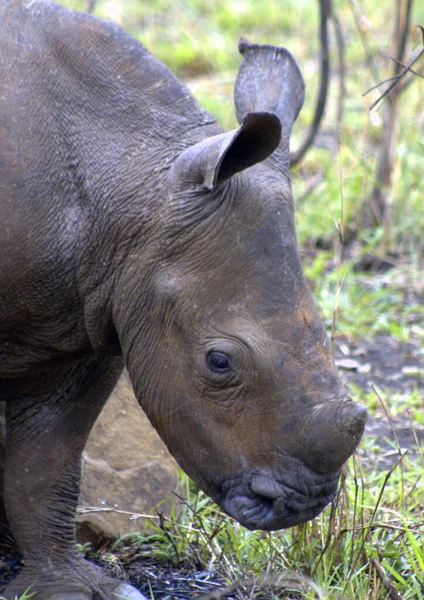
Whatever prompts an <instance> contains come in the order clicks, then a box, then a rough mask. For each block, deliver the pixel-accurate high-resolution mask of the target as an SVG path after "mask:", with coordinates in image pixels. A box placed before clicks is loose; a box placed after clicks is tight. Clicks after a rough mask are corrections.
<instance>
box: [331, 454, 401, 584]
mask: <svg viewBox="0 0 424 600" xmlns="http://www.w3.org/2000/svg"><path fill="white" fill-rule="evenodd" d="M407 454H408V450H405V452H404V453H403V454H402V456H401V457H399V458H398V460H397V461H396V462H395V464H394V465H393V467H392V468H391V469H390V471H388V472H387V473H386V475H385V477H384V481H383V485H382V486H381V489H380V493H379V494H378V498H377V502H376V504H375V506H374V510H373V512H372V515H371V519H370V521H369V523H368V525H367V527H365V528H364V535H363V536H362V542H361V547H360V548H359V551H358V553H357V554H356V556H355V560H354V561H353V564H352V566H351V568H350V570H349V574H348V576H347V578H346V583H345V585H344V587H343V590H342V596H343V594H344V593H345V591H346V588H347V586H348V585H349V583H350V578H351V577H352V575H353V572H354V570H355V568H356V565H357V564H358V560H359V557H360V555H361V554H362V551H363V549H364V546H365V541H366V539H367V537H368V536H369V534H370V531H371V527H372V525H373V521H374V517H375V515H376V514H377V510H378V508H379V506H380V502H381V498H382V497H383V492H384V490H385V488H386V485H387V482H388V481H389V479H390V477H391V475H392V473H393V471H394V470H395V469H396V467H397V466H398V464H399V463H400V462H401V461H402V460H403V459H404V458H405V456H406V455H407Z"/></svg>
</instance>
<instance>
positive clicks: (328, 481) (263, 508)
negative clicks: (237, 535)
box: [220, 473, 339, 531]
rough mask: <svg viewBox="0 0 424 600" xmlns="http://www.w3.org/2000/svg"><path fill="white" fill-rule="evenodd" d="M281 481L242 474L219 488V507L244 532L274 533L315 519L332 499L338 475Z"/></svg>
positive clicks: (258, 474)
mask: <svg viewBox="0 0 424 600" xmlns="http://www.w3.org/2000/svg"><path fill="white" fill-rule="evenodd" d="M293 479H294V477H293V475H292V476H291V477H288V478H287V479H286V480H285V481H284V482H283V481H279V480H277V479H275V478H273V477H271V476H269V475H264V474H262V473H253V474H250V475H247V476H246V474H244V475H243V476H242V477H241V478H237V480H231V481H229V480H227V481H226V482H224V483H223V485H222V487H221V499H220V500H221V501H220V505H221V507H222V508H223V510H224V511H225V512H226V513H227V514H229V515H230V516H231V517H234V518H235V519H236V520H237V521H238V522H239V523H241V525H243V526H244V527H247V528H248V529H262V530H265V531H274V530H277V529H286V528H287V527H293V525H298V524H299V523H304V522H305V521H309V520H310V519H313V518H314V517H316V516H317V515H318V514H319V513H320V512H321V511H322V510H323V509H324V508H325V507H326V506H327V504H329V503H330V502H331V501H332V500H333V499H334V497H335V495H336V493H337V482H338V479H339V473H337V474H334V473H333V474H332V476H331V477H328V476H327V477H324V476H322V475H316V474H313V477H312V474H311V481H310V482H309V484H308V483H306V482H304V481H302V482H301V483H300V481H299V480H298V481H296V482H295V481H293Z"/></svg>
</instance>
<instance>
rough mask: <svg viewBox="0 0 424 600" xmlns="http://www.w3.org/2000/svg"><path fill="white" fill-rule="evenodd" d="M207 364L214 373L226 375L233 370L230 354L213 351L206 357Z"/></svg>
mask: <svg viewBox="0 0 424 600" xmlns="http://www.w3.org/2000/svg"><path fill="white" fill-rule="evenodd" d="M206 364H207V366H208V368H209V369H210V370H211V371H213V372H214V373H220V374H225V373H228V372H229V371H230V369H231V359H230V357H229V356H228V354H225V353H224V352H218V351H217V350H211V351H210V352H208V354H207V355H206Z"/></svg>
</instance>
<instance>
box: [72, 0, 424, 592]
mask: <svg viewBox="0 0 424 600" xmlns="http://www.w3.org/2000/svg"><path fill="white" fill-rule="evenodd" d="M62 3H63V4H65V5H66V6H68V7H70V8H74V9H79V10H84V11H87V10H90V11H91V12H93V13H94V14H95V15H98V16H100V17H105V18H108V19H111V20H114V21H116V22H118V23H119V24H120V25H122V26H123V28H124V29H125V30H127V31H128V32H129V33H130V34H131V35H133V36H134V37H136V38H137V39H139V40H140V41H141V42H142V43H143V44H145V45H146V46H147V48H148V49H149V50H150V51H151V52H152V53H153V54H155V55H156V56H157V57H158V58H160V59H161V60H162V61H163V62H164V63H165V64H167V65H168V66H169V67H170V68H171V69H172V70H173V71H174V73H175V74H176V75H177V76H178V77H179V78H180V79H182V80H183V81H185V82H186V84H187V85H188V86H189V87H190V89H191V90H192V92H193V94H194V95H195V96H196V97H197V98H198V99H199V101H200V102H201V103H202V104H203V105H204V106H205V107H206V108H208V109H209V110H210V111H211V112H213V113H214V114H215V115H216V116H217V118H218V120H219V122H220V123H221V124H222V125H223V126H224V127H225V128H232V127H234V126H235V125H236V121H235V116H234V108H233V100H232V90H233V83H234V79H235V75H236V72H237V69H238V65H239V63H240V56H239V54H238V52H237V43H238V40H239V38H240V36H241V35H244V36H246V37H247V38H248V39H249V40H250V41H252V42H256V43H270V44H276V45H282V46H285V47H287V48H288V49H289V50H290V51H291V52H292V54H293V55H294V56H295V58H296V60H297V61H298V63H299V65H300V67H301V70H302V72H303V74H304V77H305V80H306V85H307V97H306V103H305V108H304V110H303V111H302V113H301V115H300V117H299V120H298V122H297V124H296V125H295V130H294V139H293V142H292V146H293V149H295V148H296V147H298V146H299V144H300V142H301V140H302V138H303V136H304V134H305V131H306V129H307V127H308V125H309V124H310V122H311V120H312V117H313V113H314V108H315V102H316V96H317V90H318V84H319V56H320V46H319V36H318V26H319V4H318V1H317V0H208V1H207V2H205V1H204V0H150V1H146V0H97V1H96V0H62ZM410 4H411V5H412V3H410ZM405 5H406V4H405V2H403V0H393V1H389V0H387V1H386V2H381V1H380V0H368V1H367V2H364V1H363V0H335V1H334V3H333V7H334V11H335V13H336V14H337V15H338V18H339V21H340V23H341V27H342V31H343V38H344V43H345V56H344V63H345V103H344V116H343V120H342V123H341V126H340V125H339V123H338V119H337V112H338V107H339V105H338V99H337V98H338V93H339V92H338V90H339V83H340V75H341V73H340V69H339V66H338V64H337V44H336V37H335V35H334V33H335V32H334V29H330V60H331V68H330V71H331V85H330V88H329V94H328V103H327V107H326V113H325V118H324V121H323V123H322V124H321V128H320V131H319V133H318V135H317V137H316V139H315V142H314V145H313V147H312V148H311V149H310V150H309V152H308V153H307V154H306V156H305V157H304V158H303V159H302V161H301V162H300V164H299V165H297V166H296V168H295V169H294V170H293V187H294V197H295V200H296V210H297V231H298V238H299V243H300V246H301V249H302V256H303V263H304V269H305V272H306V274H307V276H308V278H309V280H310V282H311V286H312V287H313V289H314V293H315V297H316V301H317V303H318V305H319V307H320V310H321V313H322V315H323V317H324V319H325V322H326V324H327V325H328V330H329V333H330V334H331V336H332V338H333V341H334V343H335V352H336V359H337V363H338V365H339V367H340V369H341V372H342V374H343V376H344V377H345V379H346V380H347V384H348V385H349V387H350V391H351V394H352V395H353V396H354V397H356V398H358V399H360V400H361V401H362V402H366V403H367V405H368V408H369V411H370V414H371V424H370V427H369V429H368V433H367V435H366V436H365V437H364V440H363V442H362V445H361V448H360V450H359V451H358V452H357V454H356V456H355V457H354V458H353V459H351V460H350V461H349V465H348V475H347V477H346V478H344V477H343V481H342V485H341V489H340V494H339V497H338V498H337V500H336V501H335V502H334V503H333V505H332V506H331V507H329V508H328V509H327V510H326V511H325V512H324V514H323V515H321V516H320V517H319V518H317V519H315V520H314V521H313V522H311V523H307V524H305V525H303V526H300V527H295V528H292V529H290V530H287V531H283V532H278V533H273V534H266V533H261V532H248V531H246V530H244V529H243V528H241V527H239V526H238V524H236V523H235V522H233V521H231V520H230V519H228V518H227V517H225V516H223V515H222V514H221V513H220V512H219V510H218V509H217V507H216V506H215V505H213V503H211V502H210V501H209V500H208V499H207V498H206V497H205V496H203V494H201V493H200V492H198V490H196V489H195V487H194V486H193V485H192V484H191V483H190V482H188V481H187V480H184V485H185V487H186V490H187V495H186V498H185V508H184V510H183V514H182V516H181V517H180V519H179V520H178V522H173V521H172V520H171V521H162V522H161V523H160V524H159V525H158V524H157V521H154V523H155V525H154V527H155V530H156V531H155V533H154V534H153V535H152V534H146V533H142V532H141V533H140V535H139V536H135V537H134V538H132V539H126V540H121V541H119V543H117V544H116V547H115V549H114V552H112V551H111V550H108V551H107V552H106V551H104V552H103V560H106V561H107V562H108V563H109V564H110V565H111V566H115V567H116V565H117V564H118V563H119V564H120V565H122V564H123V565H125V564H126V562H129V558H128V557H132V558H131V560H133V559H134V558H135V557H144V561H145V563H146V560H147V564H149V565H150V570H148V571H147V572H145V573H144V576H143V577H141V578H140V580H139V585H140V586H141V587H142V588H143V591H144V593H145V594H146V595H147V596H148V597H149V594H150V595H151V597H152V598H165V597H167V598H174V597H175V598H177V597H179V598H188V597H192V596H193V594H194V593H195V592H196V590H197V591H199V590H202V589H203V590H206V589H209V590H210V589H214V590H215V591H214V592H213V595H211V596H208V597H210V598H224V597H229V598H230V597H231V598H269V599H271V598H292V599H300V598H302V599H312V598H334V599H335V598H346V599H347V598H350V599H363V600H366V599H369V600H377V599H385V598H390V599H391V600H399V599H400V598H402V599H403V600H412V599H417V600H423V598H424V514H423V511H424V477H423V472H424V461H423V452H422V450H423V448H422V445H423V439H424V436H423V428H424V385H423V378H424V368H423V362H424V361H423V356H424V350H423V338H424V303H423V300H424V268H423V267H424V201H423V186H422V179H423V175H424V138H423V131H424V110H423V94H424V82H423V80H422V79H421V78H420V77H419V76H418V75H415V76H414V75H410V76H408V77H410V79H411V82H410V84H408V85H406V86H405V89H404V90H403V92H402V94H401V95H400V96H399V98H398V100H397V137H396V145H395V149H394V160H393V168H392V170H391V185H390V186H389V187H388V188H387V189H385V190H384V193H385V199H386V203H387V207H388V211H387V214H386V215H385V218H384V219H381V220H380V222H378V220H377V222H376V223H373V224H372V226H369V227H365V226H364V222H363V219H362V217H361V215H362V214H363V206H365V207H366V206H367V202H369V198H370V194H371V191H372V188H373V186H374V181H375V173H376V167H377V161H378V154H379V151H380V148H381V143H382V137H383V133H384V127H385V121H384V106H383V107H382V108H380V109H379V110H377V109H373V110H371V111H370V110H369V108H370V106H371V105H372V102H373V101H374V100H375V99H376V98H377V97H378V96H379V95H380V94H381V92H382V89H384V86H383V87H379V88H377V89H376V90H374V91H373V92H372V93H370V94H369V95H365V96H364V92H366V91H367V90H368V89H369V88H371V87H372V86H375V85H376V84H377V83H379V82H381V81H383V80H385V79H387V78H388V77H390V76H391V75H392V69H393V61H392V60H391V58H390V56H391V44H392V29H393V27H394V26H395V25H396V22H397V19H398V14H399V12H398V11H399V10H401V9H402V8H403V7H404V6H405ZM410 23H411V24H410V26H409V30H408V33H409V43H408V45H407V48H406V53H405V56H406V57H410V56H412V55H413V52H414V51H415V50H416V49H417V48H419V47H420V45H421V47H422V35H421V32H420V30H419V29H417V28H416V27H415V25H416V24H421V25H424V2H422V0H419V1H416V2H415V4H414V5H413V6H412V18H411V21H410ZM414 68H415V69H416V70H417V72H421V73H423V72H424V61H423V60H421V61H419V62H417V63H416V64H415V65H414ZM388 101H389V100H388V99H386V102H388ZM341 234H343V235H341ZM341 241H342V242H343V244H342V243H341ZM406 450H407V451H408V452H407V454H406V455H405V451H406ZM86 550H87V549H86ZM125 557H126V558H125ZM149 560H150V561H151V562H150V563H149ZM170 564H171V567H170V566H169V565H170ZM152 565H153V566H152ZM161 565H162V566H161ZM140 569H141V567H140ZM161 569H165V571H166V576H163V577H161V576H160V575H159V573H160V572H161ZM190 570H193V573H192V574H191V579H190V581H191V583H190V582H189V579H187V578H186V579H187V581H186V579H185V578H184V576H183V575H182V573H187V572H188V571H190ZM195 573H197V575H196V574H195ZM205 573H207V575H205ZM211 573H214V574H215V576H216V579H215V580H213V581H212V579H213V578H212V579H211V576H210V574H211ZM133 577H136V576H135V575H134V573H133ZM183 580H184V581H186V584H187V585H188V588H186V591H181V589H182V588H181V585H182V584H181V582H182V581H183ZM193 582H194V583H193ZM216 582H218V583H216ZM207 584H208V585H207ZM218 584H219V585H220V589H221V591H217V588H216V587H214V586H217V585H218ZM190 586H191V587H190ZM226 586H227V587H226ZM223 588H226V589H223ZM187 589H188V590H191V591H190V593H189V592H187Z"/></svg>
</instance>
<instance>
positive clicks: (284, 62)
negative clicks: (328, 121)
mask: <svg viewBox="0 0 424 600" xmlns="http://www.w3.org/2000/svg"><path fill="white" fill-rule="evenodd" d="M239 52H240V53H241V54H242V55H243V62H242V64H241V65H240V69H239V72H238V75H237V79H236V83H235V87H234V102H235V105H236V115H237V120H238V122H239V123H241V122H243V120H244V119H245V116H246V115H248V114H249V113H251V112H258V111H267V112H272V113H275V114H276V115H277V116H278V118H279V119H280V121H281V126H282V135H281V143H280V146H279V148H278V150H277V151H276V152H275V153H274V155H273V159H275V160H273V162H274V164H276V165H277V166H278V168H279V169H281V170H283V171H284V172H287V171H288V168H289V159H288V155H289V144H290V135H291V130H292V127H293V123H294V122H295V120H296V118H297V115H298V114H299V112H300V109H301V108H302V106H303V102H304V99H305V84H304V81H303V77H302V74H301V72H300V70H299V67H298V66H297V64H296V61H295V60H294V58H293V56H292V55H291V54H290V52H288V50H286V49H285V48H279V47H277V46H268V45H259V44H250V43H249V42H248V41H247V40H244V39H242V40H241V41H240V43H239Z"/></svg>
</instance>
